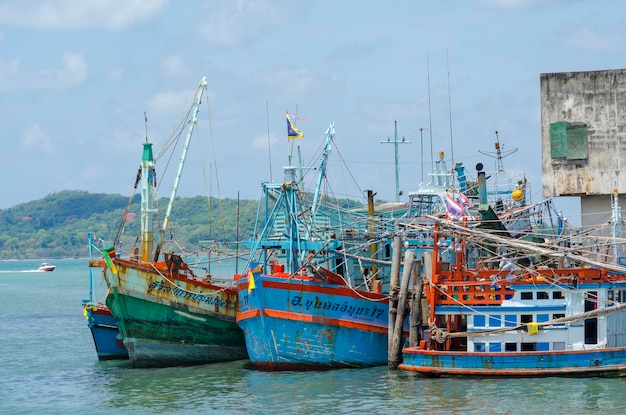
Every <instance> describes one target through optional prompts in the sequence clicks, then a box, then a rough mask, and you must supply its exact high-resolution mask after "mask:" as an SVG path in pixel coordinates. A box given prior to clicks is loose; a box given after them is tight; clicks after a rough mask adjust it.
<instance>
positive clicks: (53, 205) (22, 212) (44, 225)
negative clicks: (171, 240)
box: [0, 191, 258, 260]
mask: <svg viewBox="0 0 626 415" xmlns="http://www.w3.org/2000/svg"><path fill="white" fill-rule="evenodd" d="M167 202H168V199H167V198H163V199H161V200H159V201H158V205H159V206H160V207H162V208H163V210H164V209H165V207H166V206H167ZM257 204H258V203H257V201H251V200H240V201H237V200H236V199H215V198H206V197H201V196H196V197H191V198H178V199H177V200H176V203H175V204H174V207H173V210H172V213H171V215H170V216H171V218H170V225H171V226H170V227H168V231H167V232H168V233H169V232H171V233H173V235H174V237H175V239H176V241H177V242H178V243H179V244H180V245H181V246H185V247H188V248H189V249H192V248H193V245H194V244H197V243H198V242H200V241H211V240H218V241H226V242H229V241H237V240H242V239H248V238H250V236H251V235H252V231H253V226H254V219H255V216H256V209H257ZM128 205H129V198H128V197H125V196H121V195H110V194H104V193H89V192H86V191H62V192H58V193H52V194H50V195H48V196H46V197H44V198H43V199H39V200H35V201H31V202H28V203H23V204H19V205H16V206H14V207H11V208H8V209H4V210H0V260H6V259H53V258H81V257H86V256H87V255H88V253H89V247H88V233H89V232H92V233H94V235H95V236H97V237H99V238H102V239H104V240H107V241H113V240H114V239H115V236H116V234H117V232H118V229H120V225H123V233H122V239H125V240H126V241H130V242H128V243H126V242H125V244H124V245H125V246H124V247H123V249H124V250H125V249H127V248H129V243H132V241H134V240H135V239H136V237H137V236H138V234H139V208H140V207H139V196H138V195H137V196H135V197H134V199H133V200H132V203H131V204H130V210H129V211H130V212H131V213H133V214H134V215H129V216H128V217H127V219H129V220H127V221H123V218H124V212H125V209H126V207H127V206H128ZM238 205H239V209H238ZM238 212H239V214H238ZM133 216H134V218H133ZM238 218H239V220H238ZM157 231H158V229H155V232H157Z"/></svg>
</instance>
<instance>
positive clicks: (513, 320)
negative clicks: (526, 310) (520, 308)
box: [504, 314, 517, 327]
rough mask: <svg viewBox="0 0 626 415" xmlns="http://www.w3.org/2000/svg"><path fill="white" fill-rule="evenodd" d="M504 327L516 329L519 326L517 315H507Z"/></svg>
mask: <svg viewBox="0 0 626 415" xmlns="http://www.w3.org/2000/svg"><path fill="white" fill-rule="evenodd" d="M504 326H505V327H515V326H517V315H515V314H505V315H504Z"/></svg>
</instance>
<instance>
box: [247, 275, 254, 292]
mask: <svg viewBox="0 0 626 415" xmlns="http://www.w3.org/2000/svg"><path fill="white" fill-rule="evenodd" d="M248 280H249V281H248V294H250V293H251V292H252V290H254V289H255V288H256V285H254V274H253V273H252V271H250V272H249V273H248Z"/></svg>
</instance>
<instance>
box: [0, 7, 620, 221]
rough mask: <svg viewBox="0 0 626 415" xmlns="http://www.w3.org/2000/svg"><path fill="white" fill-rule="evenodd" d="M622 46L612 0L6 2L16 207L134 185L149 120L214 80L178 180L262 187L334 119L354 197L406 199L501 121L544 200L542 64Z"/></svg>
mask: <svg viewBox="0 0 626 415" xmlns="http://www.w3.org/2000/svg"><path fill="white" fill-rule="evenodd" d="M625 49H626V3H623V2H616V1H612V0H441V1H423V0H395V1H392V2H382V1H371V0H341V1H336V0H315V1H306V0H185V1H174V0H169V1H168V0H29V1H26V2H25V1H19V0H3V1H0V102H1V111H0V142H1V143H2V150H0V151H1V152H0V154H2V164H1V167H0V182H1V183H2V187H3V189H2V192H1V193H0V209H6V208H9V207H12V206H15V205H17V204H20V203H25V202H29V201H33V200H37V199H40V198H43V197H45V196H46V195H49V194H52V193H55V192H60V191H63V190H83V191H89V192H91V193H108V194H121V195H124V196H128V195H130V194H131V193H132V191H133V185H134V181H135V175H136V172H137V167H138V166H139V163H140V160H141V155H142V145H143V142H145V141H146V136H147V138H148V140H149V141H150V142H152V143H154V146H155V149H158V148H159V146H160V145H161V144H163V143H164V141H165V138H166V137H167V136H168V134H169V133H170V131H171V129H172V127H173V126H174V125H175V124H176V122H177V120H178V118H179V117H180V115H181V113H182V111H183V110H184V109H185V106H186V104H187V102H188V101H189V100H190V99H191V97H192V96H193V95H194V93H195V90H196V87H197V85H198V83H199V82H200V80H201V79H202V78H203V77H206V79H207V84H208V87H207V95H206V96H205V100H204V101H205V103H206V104H208V106H207V107H208V110H203V111H201V113H200V114H199V117H198V127H197V130H196V132H197V135H198V137H201V140H202V141H201V142H202V143H203V144H201V145H199V144H198V145H196V144H197V142H196V141H192V144H191V145H190V150H189V156H188V161H187V164H186V165H185V168H184V171H183V174H182V176H181V179H180V188H179V191H178V195H180V196H185V197H188V196H198V195H200V196H205V195H207V194H208V195H210V196H213V197H220V198H241V199H258V198H259V196H260V191H261V183H262V182H264V181H281V180H282V178H283V174H282V167H283V166H285V165H287V164H288V155H289V154H297V150H298V148H299V151H300V154H302V160H303V165H305V166H310V167H313V166H316V165H318V164H319V160H320V159H319V156H320V153H319V151H320V148H321V145H322V143H323V140H324V137H325V131H326V129H327V128H328V126H329V125H330V123H334V126H335V145H334V146H333V148H332V151H331V154H330V156H329V159H328V172H327V175H328V178H329V182H330V183H332V185H331V186H332V189H333V192H334V193H336V194H338V195H345V196H347V197H353V198H357V199H358V198H362V197H363V194H364V192H365V191H366V190H373V191H374V192H375V193H376V198H377V199H379V200H388V201H393V200H394V199H395V198H396V186H397V187H398V188H399V189H400V190H402V191H403V192H405V194H406V192H409V191H411V190H415V189H416V188H417V185H418V184H419V182H421V181H422V180H428V173H429V172H430V171H431V169H432V160H437V159H438V157H439V156H438V154H439V152H440V151H443V152H444V160H445V161H446V163H447V165H448V167H451V166H452V165H453V163H457V162H462V163H463V164H464V165H465V166H466V168H467V169H468V171H470V172H474V171H475V170H474V166H475V165H476V163H478V162H482V163H483V164H484V165H485V166H486V169H489V168H490V167H494V165H495V159H494V158H493V157H490V156H489V155H485V154H484V152H487V153H493V152H494V142H495V140H496V131H497V132H498V136H497V137H498V140H499V141H500V143H501V146H502V148H503V150H504V151H505V153H507V154H508V153H511V154H509V155H508V156H506V157H505V158H504V159H503V165H504V168H505V169H519V170H524V171H525V172H526V175H527V177H528V179H529V180H530V182H531V191H532V195H531V197H532V200H533V201H539V200H540V199H541V198H542V194H541V148H540V147H541V114H540V104H541V102H540V74H542V73H553V72H575V71H590V70H604V69H620V68H624V67H625V65H626V62H624V61H625V60H626V53H624V52H625ZM286 111H288V112H289V114H291V116H292V117H297V118H294V122H295V124H296V126H297V128H298V129H300V130H301V131H302V132H304V134H305V136H304V137H303V138H301V139H299V140H291V141H289V140H287V129H286V121H285V112H286ZM144 113H145V114H146V116H145V118H144ZM146 118H147V123H146V122H145V121H146ZM396 123H397V124H396ZM394 125H397V137H398V140H400V141H401V140H403V139H404V143H403V144H399V145H398V146H397V147H398V158H397V166H398V169H399V170H398V172H399V173H398V182H397V185H396V180H395V177H396V158H395V146H394V145H393V144H392V145H389V143H386V141H387V140H392V141H393V140H394V139H395V130H394ZM194 140H195V139H194ZM194 146H195V147H194ZM516 149H517V150H516ZM479 150H481V151H483V153H481V152H480V151H479ZM515 150H516V151H515ZM155 151H156V150H155ZM194 157H195V158H194ZM292 163H293V159H292ZM158 169H159V163H158V162H157V171H158ZM311 171H312V172H315V170H307V172H311ZM424 176H426V177H425V178H424ZM315 181H316V179H315V176H314V173H310V174H309V173H307V177H306V179H305V183H306V185H307V186H308V188H310V187H311V186H314V185H315ZM207 183H208V185H207ZM170 191H171V188H170V189H167V188H165V189H162V190H159V195H160V196H164V197H167V196H169V193H170Z"/></svg>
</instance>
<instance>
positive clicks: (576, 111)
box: [540, 69, 626, 227]
mask: <svg viewBox="0 0 626 415" xmlns="http://www.w3.org/2000/svg"><path fill="white" fill-rule="evenodd" d="M540 77H541V151H542V185H543V192H542V193H543V196H544V197H557V196H579V197H580V202H581V205H580V210H581V213H582V219H581V223H582V225H583V227H593V226H598V225H601V224H603V223H607V222H610V221H611V217H612V209H611V202H612V195H613V192H614V190H616V191H617V192H618V193H619V195H620V201H621V202H620V205H622V206H626V197H625V196H624V195H625V194H626V69H617V70H605V71H590V72H562V73H544V74H541V76H540ZM622 170H624V173H621V171H622Z"/></svg>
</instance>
